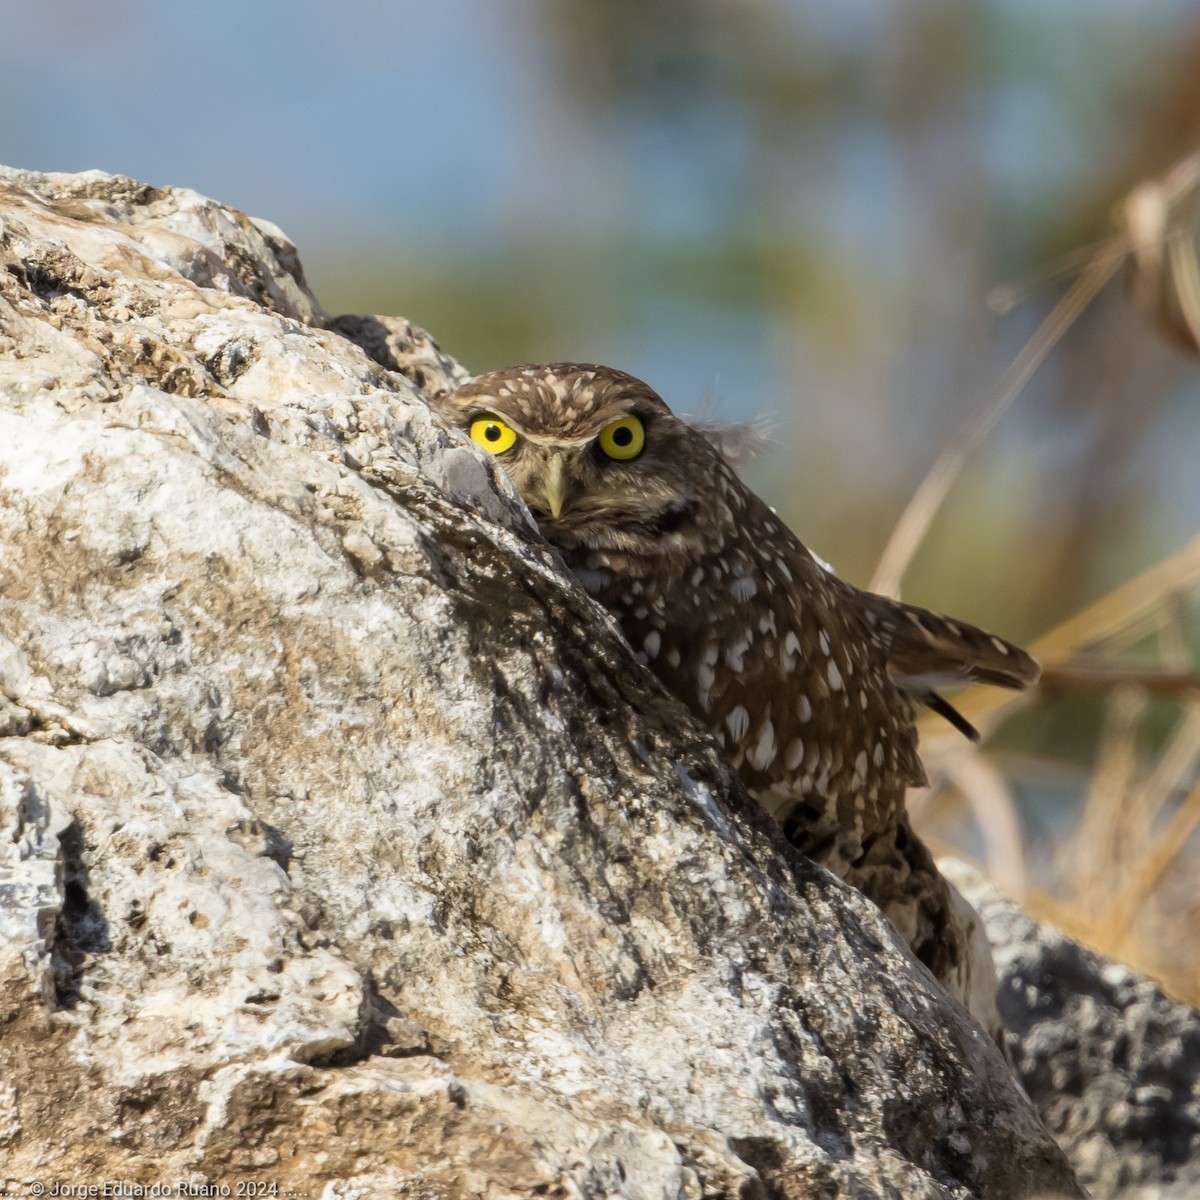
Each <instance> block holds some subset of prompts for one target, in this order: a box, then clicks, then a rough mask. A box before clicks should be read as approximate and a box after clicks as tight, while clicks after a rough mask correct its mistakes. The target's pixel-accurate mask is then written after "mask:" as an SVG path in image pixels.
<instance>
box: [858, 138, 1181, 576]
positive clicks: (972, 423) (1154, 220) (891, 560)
mask: <svg viewBox="0 0 1200 1200" xmlns="http://www.w3.org/2000/svg"><path fill="white" fill-rule="evenodd" d="M1198 204H1200V153H1196V154H1191V155H1189V156H1188V157H1187V158H1184V159H1182V160H1181V161H1180V162H1178V163H1176V164H1175V165H1174V166H1172V167H1171V169H1170V170H1169V171H1167V172H1166V174H1164V175H1162V176H1160V177H1159V178H1158V179H1152V180H1146V181H1144V182H1143V183H1140V184H1139V185H1138V186H1137V187H1135V188H1134V189H1133V190H1132V191H1131V192H1130V193H1129V194H1128V195H1127V196H1126V197H1125V199H1124V200H1123V201H1122V202H1121V204H1120V206H1119V207H1118V216H1117V232H1116V233H1115V234H1114V235H1112V236H1110V237H1109V238H1107V239H1105V240H1104V241H1102V242H1101V243H1100V244H1099V245H1098V246H1097V247H1096V248H1095V249H1094V250H1093V251H1092V252H1091V254H1090V255H1089V257H1088V259H1087V262H1086V265H1085V266H1084V267H1083V269H1082V270H1081V272H1080V274H1079V276H1078V277H1077V278H1076V279H1075V281H1074V282H1073V283H1072V284H1071V286H1070V288H1068V289H1067V292H1066V294H1065V295H1064V296H1063V297H1062V299H1061V300H1060V301H1059V302H1058V303H1057V304H1056V305H1055V306H1054V308H1053V309H1052V310H1051V312H1050V314H1049V315H1048V316H1047V317H1046V319H1045V320H1044V321H1043V322H1042V323H1041V325H1039V326H1038V329H1037V331H1036V332H1035V333H1034V335H1033V336H1032V337H1031V338H1030V339H1029V341H1028V342H1026V344H1025V345H1024V346H1023V347H1022V348H1021V352H1020V353H1019V354H1018V355H1017V357H1016V358H1015V359H1013V361H1012V363H1010V364H1009V367H1008V369H1007V370H1006V371H1005V372H1004V374H1003V375H1002V376H1001V378H1000V380H999V382H998V383H997V384H996V386H995V387H994V388H992V389H991V391H990V392H989V393H988V394H987V395H986V396H985V397H984V399H983V401H982V403H981V404H980V405H979V407H978V408H977V409H976V410H975V412H974V413H973V414H972V415H971V416H970V417H969V418H968V420H967V421H966V423H965V424H964V425H963V426H962V427H961V429H959V431H958V433H957V434H955V436H954V437H953V438H952V439H951V440H950V442H949V443H948V444H947V446H946V447H945V449H943V450H942V452H941V454H940V455H938V458H937V461H936V462H935V463H934V464H933V466H932V467H931V468H930V470H929V472H928V474H926V476H925V478H924V479H922V480H921V483H920V485H919V486H918V488H917V490H916V492H915V493H914V495H913V498H912V499H911V500H910V501H909V502H908V505H907V506H906V508H905V509H904V512H903V513H901V515H900V519H899V521H897V522H896V528H895V529H894V530H893V531H892V536H891V537H890V538H889V539H888V543H887V545H886V546H885V547H884V550H883V554H882V555H881V556H880V559H879V565H878V567H876V569H875V575H874V577H873V578H872V580H871V583H870V588H871V590H872V591H874V592H880V593H882V594H883V595H886V596H898V595H899V594H900V584H901V582H902V580H903V578H904V574H905V572H906V571H907V570H908V567H909V564H910V563H911V562H912V560H913V557H914V556H915V554H916V552H917V550H918V549H919V547H920V545H921V543H922V542H923V541H924V540H925V536H926V534H927V533H928V532H929V527H930V525H931V524H932V523H933V519H934V517H935V516H936V515H937V512H938V510H939V509H940V508H941V506H942V504H943V502H944V501H945V499H946V496H947V495H948V494H949V492H950V489H951V487H953V485H954V483H955V481H956V480H957V479H958V477H959V475H960V474H961V473H962V469H963V467H964V466H965V465H966V461H967V459H968V458H969V457H970V455H971V454H972V452H973V451H974V450H975V449H976V448H977V447H978V446H979V445H980V443H981V442H982V441H983V440H984V438H986V437H987V435H988V433H989V432H990V431H991V430H992V428H993V427H994V426H995V424H996V422H997V421H999V419H1000V418H1001V417H1002V416H1003V415H1004V413H1005V412H1006V411H1007V410H1008V408H1009V406H1010V405H1011V404H1012V403H1013V401H1014V400H1015V399H1016V398H1017V396H1018V395H1020V393H1021V391H1022V389H1023V388H1024V387H1025V385H1026V384H1027V383H1028V382H1029V380H1030V378H1032V376H1033V374H1034V372H1035V371H1037V369H1038V367H1040V366H1041V365H1042V363H1043V362H1045V360H1046V358H1047V356H1048V355H1049V354H1050V352H1051V350H1053V349H1054V347H1055V346H1056V345H1058V343H1059V342H1060V341H1061V340H1062V338H1063V336H1064V335H1065V334H1066V332H1067V331H1068V330H1069V329H1070V328H1071V326H1072V325H1074V323H1075V322H1076V321H1077V320H1078V319H1079V317H1080V315H1081V314H1082V313H1083V311H1084V309H1086V308H1087V307H1088V305H1089V304H1091V302H1092V301H1093V300H1094V299H1095V298H1096V297H1097V296H1098V295H1099V294H1100V292H1101V290H1102V289H1103V288H1104V286H1105V284H1107V283H1108V281H1109V280H1110V279H1111V278H1112V277H1113V275H1115V274H1116V272H1117V270H1118V269H1119V267H1120V266H1121V264H1122V263H1123V262H1125V261H1126V260H1128V261H1129V262H1130V263H1131V268H1132V269H1131V280H1132V293H1133V298H1134V301H1135V303H1137V304H1138V305H1139V306H1140V307H1142V308H1143V309H1145V310H1146V311H1148V312H1150V313H1151V314H1152V315H1153V316H1154V318H1155V319H1156V322H1157V324H1158V327H1159V329H1160V330H1161V331H1162V332H1163V333H1164V335H1165V336H1166V337H1168V338H1169V339H1170V340H1171V341H1172V342H1174V343H1175V344H1176V345H1181V346H1184V347H1185V348H1187V349H1189V350H1191V351H1192V352H1193V353H1195V352H1197V350H1198V349H1200V261H1198V256H1197V250H1196V240H1195V222H1196V208H1197V205H1198Z"/></svg>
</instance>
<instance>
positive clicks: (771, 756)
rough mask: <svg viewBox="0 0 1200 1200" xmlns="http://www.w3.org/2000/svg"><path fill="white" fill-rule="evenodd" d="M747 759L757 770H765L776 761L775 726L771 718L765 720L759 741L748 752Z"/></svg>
mask: <svg viewBox="0 0 1200 1200" xmlns="http://www.w3.org/2000/svg"><path fill="white" fill-rule="evenodd" d="M746 760H747V761H748V762H749V763H750V765H751V766H752V767H753V768H754V769H755V770H756V771H765V770H766V769H767V768H768V767H769V766H770V765H771V763H772V762H774V761H775V726H774V725H772V724H771V722H770V720H769V719H768V720H766V721H764V722H763V727H762V729H761V730H759V734H758V741H757V742H755V743H754V746H753V747H752V748H751V749H750V750H748V751H747V752H746Z"/></svg>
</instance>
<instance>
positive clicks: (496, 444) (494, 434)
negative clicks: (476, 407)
mask: <svg viewBox="0 0 1200 1200" xmlns="http://www.w3.org/2000/svg"><path fill="white" fill-rule="evenodd" d="M516 440H517V431H516V430H515V429H510V428H509V427H508V426H507V425H505V423H504V422H503V421H502V420H500V418H499V417H480V418H479V419H478V420H475V421H472V422H471V441H473V442H475V443H476V444H477V445H480V446H482V447H483V448H484V449H485V450H486V451H488V453H489V454H503V453H504V452H505V450H511V449H512V448H513V446H514V445H515V444H516Z"/></svg>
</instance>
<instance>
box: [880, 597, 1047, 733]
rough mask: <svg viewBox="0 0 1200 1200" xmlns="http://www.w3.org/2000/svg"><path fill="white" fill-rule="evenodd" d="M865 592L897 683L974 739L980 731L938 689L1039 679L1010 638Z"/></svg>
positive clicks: (1031, 662)
mask: <svg viewBox="0 0 1200 1200" xmlns="http://www.w3.org/2000/svg"><path fill="white" fill-rule="evenodd" d="M861 596H862V600H863V606H864V611H865V613H866V617H867V620H868V621H869V622H870V624H871V625H872V626H873V628H874V630H875V632H876V634H877V636H878V637H879V640H880V641H881V642H882V643H883V645H884V647H885V650H886V654H887V663H888V672H889V674H890V675H891V677H892V679H893V681H894V682H895V683H896V685H897V686H898V687H899V688H901V690H903V691H904V692H905V693H907V694H908V695H909V696H911V697H912V698H913V699H914V700H916V701H918V702H920V703H921V704H924V705H925V706H926V707H927V708H930V709H932V710H933V711H934V712H936V713H938V714H939V715H940V716H942V717H944V718H945V719H946V720H947V721H949V722H950V724H951V725H953V726H954V727H955V728H956V729H958V730H959V731H960V732H961V733H964V734H965V735H966V736H967V737H969V738H971V739H972V740H973V741H978V740H979V733H978V731H977V730H975V728H974V727H973V726H972V725H971V724H970V722H969V721H967V720H966V719H965V718H964V717H963V716H962V714H961V713H959V712H957V711H956V710H955V709H954V707H953V706H952V705H951V704H949V703H948V702H947V701H946V700H945V699H943V697H942V696H941V695H939V694H938V689H939V688H943V687H961V686H962V685H964V684H968V683H990V684H994V685H995V686H996V687H1003V688H1011V689H1013V690H1014V691H1019V690H1020V689H1022V688H1026V687H1029V686H1030V685H1031V684H1033V683H1036V682H1037V678H1038V675H1039V674H1040V673H1041V667H1040V666H1039V664H1038V662H1037V660H1036V659H1035V658H1033V657H1032V656H1031V655H1029V654H1027V653H1026V652H1025V651H1024V650H1022V649H1021V648H1020V647H1019V646H1015V645H1013V643H1012V642H1008V641H1005V640H1004V639H1003V638H1001V637H996V636H995V635H994V634H991V633H988V632H987V631H986V630H983V629H979V628H977V627H976V626H974V625H967V624H966V623H964V622H962V621H955V620H952V619H951V618H950V617H943V616H941V615H939V614H938V613H935V612H930V611H929V610H928V609H925V608H918V607H917V606H916V605H914V604H904V603H903V602H901V601H899V600H890V599H888V598H887V597H886V596H877V595H875V594H874V593H872V592H862V593H861Z"/></svg>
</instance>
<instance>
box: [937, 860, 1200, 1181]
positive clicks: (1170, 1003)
mask: <svg viewBox="0 0 1200 1200" xmlns="http://www.w3.org/2000/svg"><path fill="white" fill-rule="evenodd" d="M943 865H944V867H945V869H946V870H947V871H948V872H949V873H950V874H951V876H952V878H953V879H954V880H955V882H956V884H957V885H958V886H959V887H960V888H961V889H962V890H963V892H964V893H965V894H966V895H967V896H968V897H969V899H970V900H971V902H972V903H973V904H974V905H975V906H976V907H977V909H978V910H979V912H980V914H981V915H982V917H983V920H984V923H985V928H986V929H987V933H988V938H989V940H990V941H991V943H992V947H993V951H994V953H995V956H996V967H997V971H998V972H999V975H1000V991H999V1003H1000V1012H1001V1015H1002V1016H1003V1018H1004V1021H1005V1024H1006V1025H1007V1026H1008V1028H1009V1030H1010V1031H1011V1033H1012V1035H1013V1043H1014V1047H1015V1048H1014V1055H1013V1057H1014V1065H1015V1066H1016V1069H1017V1072H1018V1074H1019V1075H1020V1078H1021V1082H1022V1083H1023V1084H1024V1086H1025V1089H1026V1091H1028V1093H1029V1096H1030V1098H1031V1099H1032V1100H1033V1101H1034V1103H1035V1104H1036V1105H1037V1106H1038V1109H1039V1110H1040V1111H1041V1113H1042V1116H1043V1118H1044V1119H1045V1122H1046V1124H1047V1126H1048V1127H1049V1128H1050V1130H1051V1131H1052V1132H1053V1133H1054V1135H1055V1136H1056V1137H1057V1138H1058V1140H1059V1142H1060V1143H1061V1145H1062V1146H1063V1147H1064V1148H1065V1149H1066V1150H1067V1152H1068V1153H1069V1154H1070V1156H1071V1161H1072V1162H1073V1163H1074V1165H1075V1169H1076V1170H1077V1171H1078V1173H1079V1177H1080V1179H1081V1180H1082V1181H1083V1182H1084V1183H1085V1184H1087V1186H1088V1187H1089V1188H1090V1189H1091V1190H1092V1193H1093V1195H1095V1196H1096V1198H1097V1200H1108V1198H1109V1197H1118V1196H1119V1197H1122V1198H1123V1200H1168V1198H1170V1200H1194V1197H1196V1196H1200V1012H1197V1011H1196V1010H1195V1009H1194V1008H1192V1007H1191V1006H1190V1005H1187V1004H1181V1003H1179V1002H1178V1001H1176V1000H1172V999H1171V998H1170V997H1169V996H1167V995H1165V994H1164V993H1163V991H1162V989H1161V988H1160V987H1159V986H1158V985H1157V984H1156V983H1154V982H1153V981H1152V980H1149V979H1144V978H1140V977H1139V976H1137V975H1136V974H1134V972H1132V971H1131V970H1129V969H1128V968H1127V967H1124V966H1122V965H1121V964H1120V963H1115V962H1112V961H1111V960H1109V959H1105V958H1103V957H1101V956H1100V955H1098V954H1095V953H1093V952H1092V951H1090V950H1088V949H1087V948H1086V947H1084V946H1081V945H1079V943H1078V942H1075V941H1072V939H1071V938H1069V937H1067V936H1066V935H1065V934H1063V933H1060V932H1059V931H1058V930H1057V929H1054V928H1053V927H1052V926H1049V925H1038V924H1036V923H1035V922H1034V921H1031V920H1030V919H1029V917H1028V916H1027V915H1026V914H1025V913H1024V912H1022V911H1021V909H1019V908H1018V907H1017V906H1016V905H1015V904H1013V903H1012V901H1011V900H1007V899H1006V898H1005V897H1004V896H1002V895H1001V894H1000V892H999V891H998V890H997V889H996V887H995V886H994V885H993V884H991V883H989V882H988V881H987V880H986V879H984V878H982V877H981V876H979V875H978V874H977V873H975V872H973V871H971V870H970V869H969V868H964V867H963V866H962V864H956V865H955V864H943Z"/></svg>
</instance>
